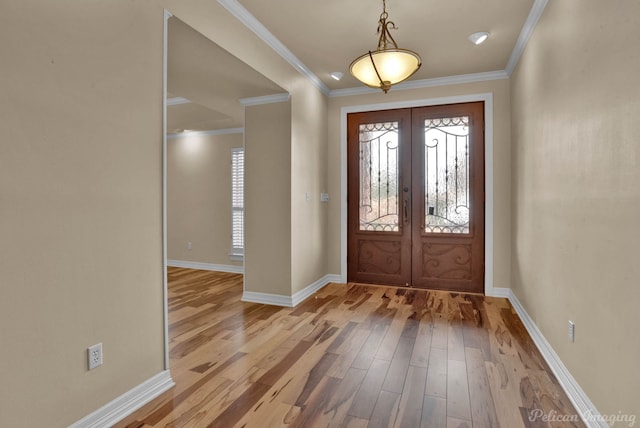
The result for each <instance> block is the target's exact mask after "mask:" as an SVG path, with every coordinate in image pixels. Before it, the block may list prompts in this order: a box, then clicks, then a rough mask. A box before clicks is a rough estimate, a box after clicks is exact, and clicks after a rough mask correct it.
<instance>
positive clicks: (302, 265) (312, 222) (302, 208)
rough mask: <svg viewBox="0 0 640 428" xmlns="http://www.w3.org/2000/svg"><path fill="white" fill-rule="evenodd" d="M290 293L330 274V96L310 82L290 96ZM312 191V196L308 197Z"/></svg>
mask: <svg viewBox="0 0 640 428" xmlns="http://www.w3.org/2000/svg"><path fill="white" fill-rule="evenodd" d="M291 103H292V108H293V111H297V112H306V114H305V117H304V120H293V121H292V125H291V133H292V139H291V255H292V259H291V293H292V294H295V293H296V292H298V291H300V290H302V289H303V288H305V287H307V286H308V285H310V284H311V283H313V282H314V281H316V280H318V279H320V278H322V277H323V276H324V275H326V274H327V253H326V249H327V232H328V229H327V211H328V204H327V203H323V202H320V193H322V192H326V189H327V125H326V124H327V99H326V97H325V96H323V95H322V94H321V93H320V92H318V91H317V90H314V88H312V87H311V86H310V85H309V84H308V83H307V88H306V90H304V89H303V88H301V90H300V91H298V92H297V95H296V96H294V97H292V100H291ZM306 192H309V198H310V200H309V201H307V199H306Z"/></svg>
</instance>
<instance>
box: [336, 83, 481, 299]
mask: <svg viewBox="0 0 640 428" xmlns="http://www.w3.org/2000/svg"><path fill="white" fill-rule="evenodd" d="M474 101H484V121H485V141H484V169H485V175H484V186H485V219H484V222H485V242H484V260H485V271H484V293H485V295H487V296H493V295H494V292H493V260H494V257H493V254H494V249H493V242H494V239H493V238H494V236H493V233H494V231H493V207H494V200H493V94H492V93H490V92H488V93H480V94H468V95H459V96H453V97H443V98H427V99H418V100H410V101H398V102H389V103H379V104H366V105H354V106H346V107H342V108H341V109H340V277H341V281H342V282H346V281H347V114H349V113H358V112H365V111H374V110H392V109H398V108H413V107H425V106H437V105H444V104H459V103H467V102H474Z"/></svg>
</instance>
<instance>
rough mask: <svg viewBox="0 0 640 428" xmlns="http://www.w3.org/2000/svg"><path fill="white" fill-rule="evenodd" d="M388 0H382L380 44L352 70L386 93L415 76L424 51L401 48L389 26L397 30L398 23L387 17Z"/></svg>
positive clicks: (357, 75)
mask: <svg viewBox="0 0 640 428" xmlns="http://www.w3.org/2000/svg"><path fill="white" fill-rule="evenodd" d="M388 17H389V14H388V13H387V4H386V0H382V13H381V14H380V19H379V21H378V34H380V38H379V39H378V48H377V49H376V50H375V51H369V52H367V53H366V54H364V55H362V56H360V57H358V58H357V59H356V60H355V61H353V62H352V63H351V66H350V67H349V71H350V72H351V74H352V75H353V77H355V78H356V79H358V80H359V81H361V82H362V83H364V84H365V85H367V86H370V87H372V88H380V89H382V90H383V91H384V92H385V93H387V91H389V89H391V86H392V85H395V84H396V83H400V82H403V81H405V80H407V79H408V78H409V77H411V76H412V75H413V74H414V73H415V72H416V71H418V69H419V68H420V66H421V65H422V60H421V59H420V55H418V54H417V53H415V52H413V51H410V50H408V49H400V48H398V44H397V43H396V41H395V40H394V39H393V37H392V36H391V34H390V33H389V30H397V29H398V28H397V27H396V24H395V23H394V22H392V21H387V18H388Z"/></svg>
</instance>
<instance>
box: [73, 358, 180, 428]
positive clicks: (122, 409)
mask: <svg viewBox="0 0 640 428" xmlns="http://www.w3.org/2000/svg"><path fill="white" fill-rule="evenodd" d="M174 385H175V383H174V382H173V379H171V374H170V373H169V370H165V371H163V372H160V373H158V374H157V375H155V376H154V377H152V378H151V379H148V380H146V381H145V382H143V383H141V384H140V385H138V386H136V387H134V388H133V389H131V390H129V391H127V392H125V393H124V394H122V395H121V396H120V397H118V398H116V399H115V400H113V401H111V402H110V403H107V404H106V405H104V406H102V407H101V408H99V409H98V410H96V411H95V412H93V413H91V414H89V415H87V416H85V417H84V418H82V419H80V420H79V421H78V422H75V423H73V424H71V425H69V428H107V427H111V426H113V425H114V424H116V423H117V422H120V421H121V420H122V419H124V418H126V417H127V416H129V415H130V414H131V413H133V412H135V411H136V410H138V409H139V408H140V407H142V406H144V405H145V404H147V403H148V402H150V401H151V400H153V399H154V398H156V397H158V396H159V395H160V394H162V393H164V392H165V391H168V390H169V389H170V388H172V387H173V386H174Z"/></svg>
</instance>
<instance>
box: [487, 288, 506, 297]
mask: <svg viewBox="0 0 640 428" xmlns="http://www.w3.org/2000/svg"><path fill="white" fill-rule="evenodd" d="M491 290H492V292H491V294H490V296H491V297H506V298H509V294H511V289H510V288H501V287H495V288H492V289H491Z"/></svg>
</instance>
